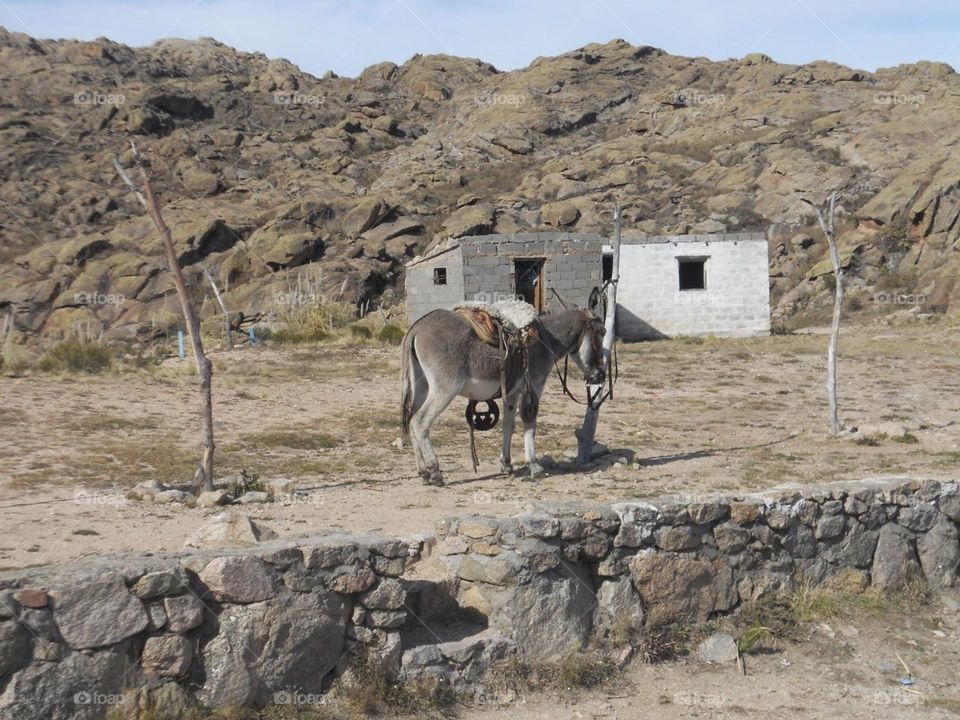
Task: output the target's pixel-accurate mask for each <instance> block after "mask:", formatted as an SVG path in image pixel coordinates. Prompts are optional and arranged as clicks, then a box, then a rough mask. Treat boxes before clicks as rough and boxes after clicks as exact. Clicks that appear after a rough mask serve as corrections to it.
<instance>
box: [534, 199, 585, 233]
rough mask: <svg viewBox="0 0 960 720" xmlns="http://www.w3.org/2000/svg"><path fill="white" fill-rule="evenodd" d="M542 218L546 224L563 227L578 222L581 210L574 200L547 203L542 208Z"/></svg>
mask: <svg viewBox="0 0 960 720" xmlns="http://www.w3.org/2000/svg"><path fill="white" fill-rule="evenodd" d="M540 218H541V220H542V221H543V223H544V224H545V225H553V226H554V227H563V226H565V225H573V224H574V223H576V222H577V220H578V219H579V218H580V210H579V208H577V206H576V205H574V204H573V203H572V202H566V201H561V202H555V203H547V204H546V205H544V206H543V207H542V208H541V209H540Z"/></svg>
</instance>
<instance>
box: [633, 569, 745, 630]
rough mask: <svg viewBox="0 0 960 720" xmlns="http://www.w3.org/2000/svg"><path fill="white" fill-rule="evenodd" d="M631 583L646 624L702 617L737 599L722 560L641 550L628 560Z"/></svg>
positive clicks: (724, 609)
mask: <svg viewBox="0 0 960 720" xmlns="http://www.w3.org/2000/svg"><path fill="white" fill-rule="evenodd" d="M629 567H630V575H631V577H632V579H633V584H634V586H635V587H636V588H637V591H638V592H639V593H640V597H641V599H642V600H643V606H644V608H646V610H647V615H648V623H650V624H653V625H658V624H661V623H663V622H669V621H672V620H678V619H684V618H691V619H698V620H705V619H706V618H707V617H708V616H709V615H710V614H712V613H715V612H723V611H726V610H729V609H730V608H732V607H733V606H734V605H735V604H736V602H737V591H736V588H735V587H734V584H733V572H732V570H731V569H730V565H729V564H728V563H727V561H726V560H724V559H722V558H721V559H718V560H713V561H710V560H702V559H697V558H692V557H687V556H680V555H667V554H661V553H651V552H645V553H641V554H638V555H636V556H634V557H633V558H632V559H631V560H630V563H629Z"/></svg>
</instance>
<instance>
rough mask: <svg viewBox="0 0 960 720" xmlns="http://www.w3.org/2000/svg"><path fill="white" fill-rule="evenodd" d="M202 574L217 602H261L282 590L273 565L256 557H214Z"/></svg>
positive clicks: (204, 582) (201, 578)
mask: <svg viewBox="0 0 960 720" xmlns="http://www.w3.org/2000/svg"><path fill="white" fill-rule="evenodd" d="M199 574H200V580H201V581H202V582H203V584H204V585H206V586H207V591H208V592H209V594H210V596H211V597H212V598H213V599H215V600H217V601H218V602H229V603H256V602H261V601H263V600H267V599H269V598H272V597H274V596H275V595H276V594H277V590H278V589H279V585H278V583H277V578H276V575H275V573H274V571H273V568H271V567H270V566H269V565H267V564H266V563H265V562H263V561H262V560H261V559H260V558H256V557H250V556H241V557H219V558H214V559H213V560H211V561H210V562H209V563H208V564H207V566H206V567H204V568H203V570H201V571H200V573H199Z"/></svg>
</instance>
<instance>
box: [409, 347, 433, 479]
mask: <svg viewBox="0 0 960 720" xmlns="http://www.w3.org/2000/svg"><path fill="white" fill-rule="evenodd" d="M412 364H413V367H412V368H411V369H412V371H413V372H412V374H411V380H412V387H411V393H412V398H411V403H410V444H411V445H412V446H413V454H414V457H415V458H416V461H417V473H419V475H420V477H423V478H427V477H429V476H430V473H429V472H428V471H427V469H426V463H425V462H424V461H423V451H422V450H421V449H420V433H419V432H417V431H415V430H414V422H415V418H416V416H417V415H418V414H419V412H420V409H421V408H422V407H423V404H424V403H425V402H426V401H427V396H428V395H429V394H430V385H429V383H428V382H427V376H426V374H425V373H424V371H423V366H422V365H421V364H420V361H419V360H418V359H417V357H416V355H414V357H413V360H412ZM428 432H429V430H428Z"/></svg>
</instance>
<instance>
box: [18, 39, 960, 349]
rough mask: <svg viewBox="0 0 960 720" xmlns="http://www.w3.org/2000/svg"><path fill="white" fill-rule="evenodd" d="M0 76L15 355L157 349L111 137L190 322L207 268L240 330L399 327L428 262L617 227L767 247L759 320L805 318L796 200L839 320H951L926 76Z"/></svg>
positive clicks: (941, 82)
mask: <svg viewBox="0 0 960 720" xmlns="http://www.w3.org/2000/svg"><path fill="white" fill-rule="evenodd" d="M0 68H2V70H0V316H7V317H12V318H13V321H14V326H15V328H16V332H17V333H19V334H22V335H24V336H28V337H29V336H35V335H40V336H58V335H60V334H63V333H69V332H71V329H72V328H75V327H76V326H77V325H78V324H84V325H86V326H87V327H89V326H91V325H93V326H95V327H97V328H100V327H102V328H103V329H104V330H105V336H106V337H107V338H112V339H117V340H121V339H138V340H144V339H149V338H150V337H152V336H155V335H156V334H158V333H163V332H166V331H167V330H169V329H170V328H172V327H173V326H174V325H175V324H176V321H177V312H178V311H177V305H176V299H175V295H174V292H173V285H172V281H171V279H170V277H169V274H168V273H162V272H160V269H161V267H162V265H163V261H162V259H161V255H160V251H159V246H158V243H157V240H156V236H155V233H154V230H153V228H152V226H151V224H150V222H149V220H148V219H147V218H146V216H145V213H144V212H143V209H142V208H141V206H140V205H139V204H138V203H137V201H136V199H135V198H134V197H132V195H131V194H130V193H129V192H128V191H127V189H126V188H125V187H124V186H123V185H122V183H121V182H120V181H119V179H118V178H117V176H116V173H115V171H114V168H113V166H112V163H111V159H112V158H113V157H114V156H115V155H120V156H121V157H122V162H123V163H124V164H125V165H127V166H128V167H129V166H131V165H132V164H133V154H132V151H131V149H130V141H131V140H132V141H134V142H135V143H136V146H137V148H138V149H139V151H140V152H141V154H142V155H143V157H144V158H145V161H146V163H147V164H148V167H149V172H150V174H151V177H152V178H153V181H154V185H155V187H156V189H157V190H158V194H159V196H160V198H161V202H162V204H163V206H164V208H163V212H164V215H165V217H166V219H167V222H168V224H169V225H170V226H171V228H172V230H173V235H174V238H175V240H176V243H177V246H178V250H179V254H180V262H181V264H182V265H183V266H184V267H185V268H186V270H187V273H188V279H189V281H190V283H191V286H192V287H193V288H194V289H195V292H196V293H197V294H198V298H199V296H201V295H203V296H205V295H206V294H208V287H209V286H208V285H207V284H206V283H205V281H204V279H203V275H202V271H203V270H205V269H206V270H210V271H211V272H212V273H214V275H215V277H217V278H218V280H219V284H220V286H221V288H223V289H224V290H225V300H226V303H227V305H228V307H229V308H230V309H231V310H242V311H243V312H245V313H246V314H248V315H250V314H253V313H258V312H269V311H271V310H272V309H274V308H275V306H276V303H277V302H278V298H280V299H281V301H282V298H284V297H288V295H285V293H289V291H290V290H291V288H293V287H295V286H296V283H297V282H298V276H299V277H300V279H301V281H302V280H303V276H304V275H309V278H310V281H311V285H310V287H311V288H312V289H313V290H314V291H317V290H318V288H319V292H320V293H321V294H323V295H325V296H327V297H328V298H334V299H340V300H343V301H347V302H355V303H365V302H367V301H371V302H373V303H374V304H377V303H380V302H386V303H387V304H390V303H394V302H397V301H399V300H400V299H401V298H400V295H401V292H400V291H401V289H402V283H400V282H399V281H400V280H401V278H402V269H403V263H404V262H405V261H406V260H408V259H409V258H410V257H412V256H413V255H415V254H417V253H419V252H421V251H422V250H423V249H424V248H425V247H427V246H428V245H429V244H431V243H433V242H442V241H444V240H445V239H446V238H449V237H455V236H458V235H463V234H478V233H486V232H512V231H517V230H536V229H545V228H553V229H555V228H556V227H558V226H562V227H564V228H567V229H570V230H576V231H600V232H609V231H610V227H611V206H612V204H613V203H614V202H619V203H620V204H621V205H622V206H623V208H624V219H625V227H626V229H627V231H628V232H635V233H672V232H719V231H723V230H728V231H733V230H738V229H745V230H747V229H749V230H756V229H768V228H769V236H770V250H771V283H772V288H773V291H774V302H775V304H776V311H775V314H776V316H777V317H778V318H785V319H789V318H791V317H792V316H796V318H807V319H815V318H816V317H817V314H818V313H821V312H822V311H823V309H824V308H825V307H826V301H827V299H828V298H827V295H828V289H829V285H830V279H831V277H830V274H829V272H827V268H826V267H825V264H824V259H825V257H826V255H825V242H824V240H823V238H822V235H820V233H819V232H818V231H816V230H815V228H814V224H813V216H812V212H811V209H810V208H809V207H808V206H807V205H805V204H804V203H803V202H802V201H801V200H802V198H810V199H812V200H815V201H822V199H823V198H824V197H825V195H826V193H827V192H829V191H830V190H838V191H840V192H841V193H842V199H841V210H840V226H841V228H842V231H843V234H842V245H843V257H844V262H845V263H846V264H847V265H848V270H849V272H850V275H851V276H852V278H853V280H852V292H851V294H850V298H851V301H850V302H851V309H852V310H853V311H854V312H868V311H870V310H872V309H882V308H879V307H878V304H877V303H875V302H874V299H875V298H874V293H875V292H878V291H882V292H884V293H887V292H896V291H900V292H903V293H913V294H916V295H922V296H923V297H922V298H920V300H922V301H923V302H922V303H921V304H920V305H918V306H917V307H919V308H920V309H921V310H922V311H924V312H943V311H948V310H951V309H955V308H956V304H957V300H958V296H960V287H958V286H957V278H958V276H960V260H958V257H960V253H958V250H960V242H958V237H960V223H958V214H960V159H958V157H957V155H956V154H955V153H954V152H953V149H954V146H955V144H956V141H957V138H958V136H960V129H958V126H957V123H956V117H957V115H956V113H957V107H958V103H960V79H958V76H957V75H956V73H955V72H954V71H953V70H952V69H951V68H950V67H948V66H946V65H942V64H936V63H929V62H920V63H917V64H913V65H903V66H900V67H897V68H891V69H884V70H881V71H878V72H877V73H866V72H862V71H858V70H851V69H849V68H846V67H842V66H840V65H836V64H833V63H828V62H817V63H811V64H809V65H803V66H795V65H784V64H779V63H777V62H775V61H773V60H771V59H770V58H768V57H766V56H763V55H750V56H747V57H745V58H742V59H739V60H728V61H724V62H713V61H710V60H707V59H704V58H685V57H675V56H671V55H668V54H667V53H664V52H662V51H660V50H657V49H656V48H652V47H634V46H632V45H629V44H628V43H625V42H623V41H619V40H616V41H613V42H610V43H607V44H604V45H590V46H587V47H585V48H582V49H579V50H576V51H573V52H570V53H567V54H564V55H560V56H558V57H550V58H539V59H537V60H536V61H534V62H533V63H532V64H531V65H530V66H529V67H527V68H524V69H522V70H516V71H512V72H499V71H498V70H497V69H496V68H494V67H493V66H491V65H489V64H487V63H484V62H482V61H480V60H473V59H465V58H457V57H450V56H444V55H436V56H416V57H414V58H412V59H410V60H409V61H408V62H406V63H404V64H403V65H400V66H398V65H395V64H393V63H381V64H378V65H374V66H372V67H369V68H367V69H366V70H365V71H364V72H363V73H362V74H361V75H360V76H359V77H357V78H340V77H336V76H334V75H333V74H328V75H326V76H324V77H323V78H316V77H313V76H311V75H309V74H307V73H304V72H302V71H300V70H299V69H298V68H297V67H296V66H294V65H292V64H291V63H289V62H287V61H285V60H271V59H269V58H267V57H265V56H263V55H261V54H248V53H242V52H238V51H236V50H234V49H232V48H230V47H227V46H225V45H222V44H220V43H218V42H216V41H214V40H210V39H204V40H200V41H197V42H187V41H181V40H164V41H160V42H158V43H156V44H154V45H152V46H150V47H147V48H129V47H126V46H124V45H119V44H117V43H114V42H111V41H109V40H105V39H103V40H98V41H95V42H72V41H40V40H35V39H32V38H30V37H27V36H24V35H18V34H14V33H8V32H5V31H2V30H0ZM827 264H828V263H827ZM306 266H309V267H306ZM884 297H886V296H881V299H883V298H884ZM911 307H913V305H911ZM204 308H205V312H207V313H211V314H212V313H213V312H214V306H213V303H212V301H210V300H209V298H207V300H206V301H205V302H204ZM899 309H901V310H902V309H903V308H902V307H900V308H899Z"/></svg>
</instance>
